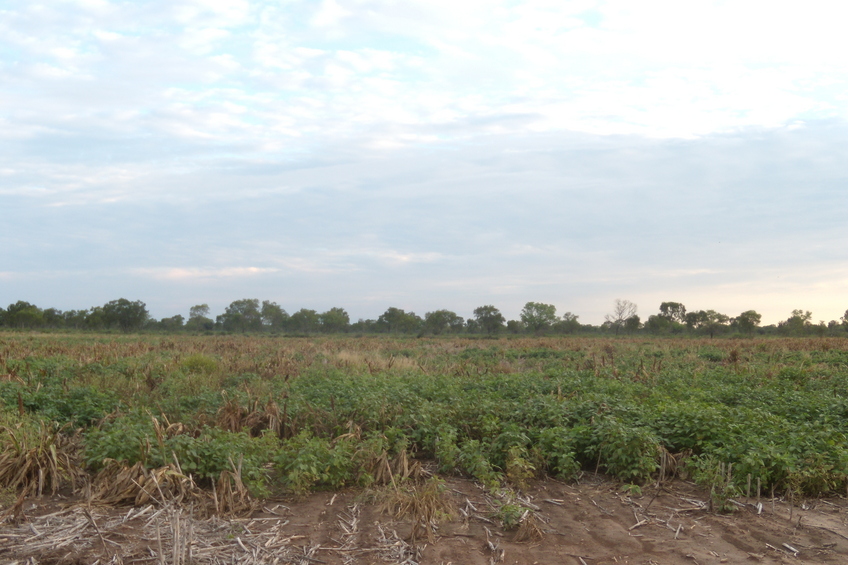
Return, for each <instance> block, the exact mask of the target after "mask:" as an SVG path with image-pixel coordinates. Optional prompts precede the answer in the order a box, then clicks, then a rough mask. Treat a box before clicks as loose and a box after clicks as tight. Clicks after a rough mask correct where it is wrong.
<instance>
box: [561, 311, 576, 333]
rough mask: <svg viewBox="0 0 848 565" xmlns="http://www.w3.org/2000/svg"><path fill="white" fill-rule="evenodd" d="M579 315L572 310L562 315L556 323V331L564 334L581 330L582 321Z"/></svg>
mask: <svg viewBox="0 0 848 565" xmlns="http://www.w3.org/2000/svg"><path fill="white" fill-rule="evenodd" d="M577 318H578V316H577V315H576V314H572V313H571V312H566V313H565V314H563V315H562V319H561V320H560V321H559V322H557V323H556V324H554V331H555V332H557V333H562V334H573V333H577V332H578V331H580V327H581V326H580V322H579V321H578V320H577Z"/></svg>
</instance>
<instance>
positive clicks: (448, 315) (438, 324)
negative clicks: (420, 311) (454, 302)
mask: <svg viewBox="0 0 848 565" xmlns="http://www.w3.org/2000/svg"><path fill="white" fill-rule="evenodd" d="M464 325H465V320H464V319H463V318H462V316H458V315H457V314H456V312H451V311H450V310H436V311H435V312H427V313H426V314H425V315H424V332H426V333H430V334H433V335H439V334H443V333H459V332H461V331H462V328H463V326H464Z"/></svg>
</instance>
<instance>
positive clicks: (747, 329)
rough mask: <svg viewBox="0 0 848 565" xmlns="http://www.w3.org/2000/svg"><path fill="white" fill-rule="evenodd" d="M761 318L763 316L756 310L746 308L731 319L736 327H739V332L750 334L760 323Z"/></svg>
mask: <svg viewBox="0 0 848 565" xmlns="http://www.w3.org/2000/svg"><path fill="white" fill-rule="evenodd" d="M762 318H763V317H762V316H761V315H760V314H758V313H757V312H756V311H754V310H746V311H744V312H742V313H741V314H739V315H738V316H736V318H734V320H733V321H734V323H735V324H736V327H737V328H739V331H740V332H742V333H746V334H748V335H752V334H753V333H754V330H756V329H757V327H758V326H759V325H760V321H761V320H762Z"/></svg>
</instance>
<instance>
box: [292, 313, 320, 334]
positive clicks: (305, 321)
mask: <svg viewBox="0 0 848 565" xmlns="http://www.w3.org/2000/svg"><path fill="white" fill-rule="evenodd" d="M289 328H290V329H291V330H292V331H295V332H298V333H305V334H311V333H315V332H317V331H318V330H320V329H321V318H320V317H319V316H318V312H316V311H315V310H308V309H306V308H301V309H300V310H298V311H297V312H295V313H294V314H292V315H291V318H290V319H289Z"/></svg>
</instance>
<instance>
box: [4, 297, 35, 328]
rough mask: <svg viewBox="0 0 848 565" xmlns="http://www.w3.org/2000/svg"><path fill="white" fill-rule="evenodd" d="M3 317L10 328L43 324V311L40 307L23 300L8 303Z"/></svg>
mask: <svg viewBox="0 0 848 565" xmlns="http://www.w3.org/2000/svg"><path fill="white" fill-rule="evenodd" d="M3 318H4V320H5V323H6V325H7V326H9V327H10V328H37V327H40V326H43V325H44V312H43V311H42V310H41V308H39V307H38V306H36V305H35V304H30V303H29V302H24V301H23V300H18V301H17V302H15V303H14V304H9V307H8V308H6V313H5V314H4V316H3Z"/></svg>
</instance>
